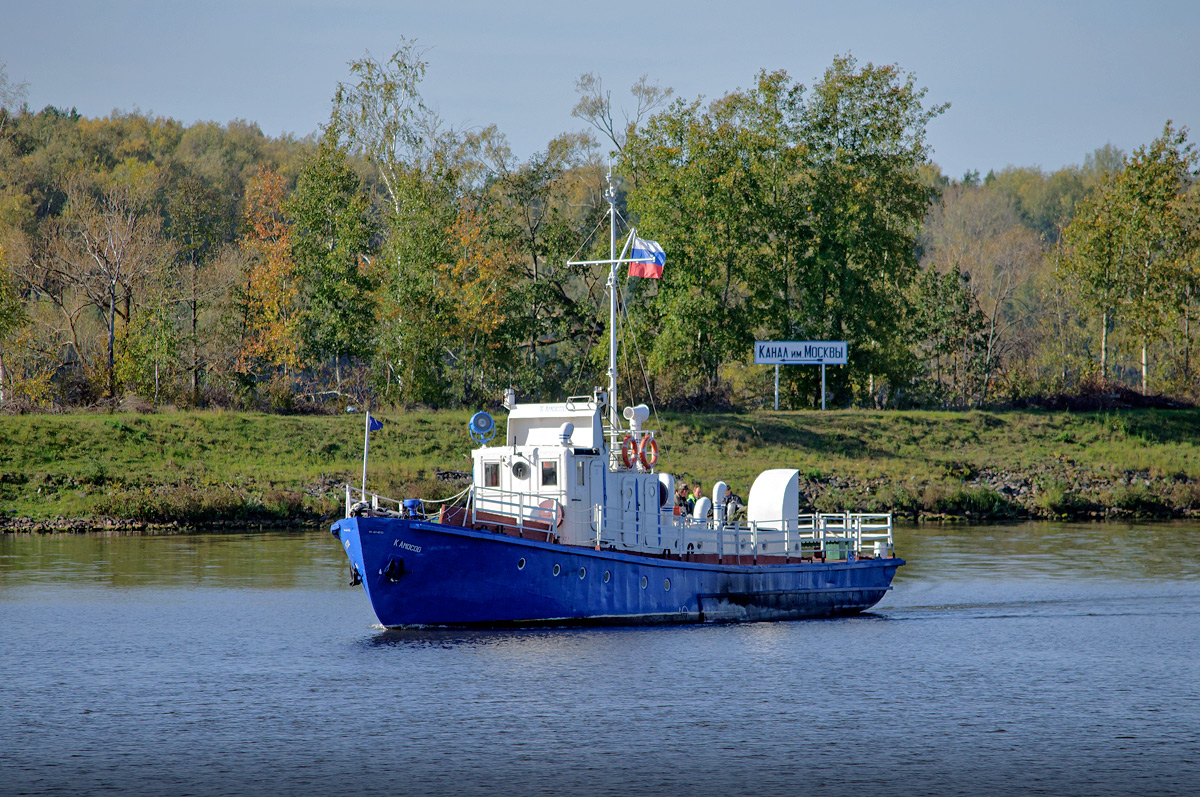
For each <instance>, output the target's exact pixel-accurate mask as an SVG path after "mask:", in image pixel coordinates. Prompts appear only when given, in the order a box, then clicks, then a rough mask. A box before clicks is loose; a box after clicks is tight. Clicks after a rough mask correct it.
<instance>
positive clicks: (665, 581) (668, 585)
mask: <svg viewBox="0 0 1200 797" xmlns="http://www.w3.org/2000/svg"><path fill="white" fill-rule="evenodd" d="M663 589H664V590H666V591H667V592H670V591H671V579H669V578H664V579H663Z"/></svg>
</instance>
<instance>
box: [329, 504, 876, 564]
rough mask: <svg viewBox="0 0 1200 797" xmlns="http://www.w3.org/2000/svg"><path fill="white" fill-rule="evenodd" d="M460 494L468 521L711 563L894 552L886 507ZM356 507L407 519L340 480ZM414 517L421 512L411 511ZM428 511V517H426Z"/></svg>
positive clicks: (350, 507)
mask: <svg viewBox="0 0 1200 797" xmlns="http://www.w3.org/2000/svg"><path fill="white" fill-rule="evenodd" d="M462 495H463V496H464V497H465V498H466V502H467V503H466V512H467V517H468V518H469V521H470V523H471V525H472V526H476V527H479V526H486V527H498V528H500V529H503V530H506V531H509V532H515V533H517V534H524V533H525V532H527V531H538V532H544V533H546V534H547V537H548V538H549V537H554V536H559V537H562V538H563V539H565V540H567V541H569V542H573V543H575V544H580V545H582V544H589V545H594V546H596V547H598V548H600V547H603V548H612V549H615V550H627V551H637V552H654V553H662V552H666V553H668V554H679V555H685V556H686V555H687V554H692V555H716V556H717V558H718V561H727V560H732V561H737V562H742V563H747V562H755V561H757V560H758V558H759V557H771V558H772V559H776V558H777V557H783V558H784V559H785V560H788V559H800V558H806V559H808V558H822V559H847V558H849V557H850V556H851V555H853V556H854V557H855V558H863V557H883V558H889V557H891V556H893V555H894V541H893V536H892V530H893V526H892V516H891V515H890V514H885V513H861V512H836V513H829V512H820V513H811V514H803V515H799V516H797V517H795V518H788V519H786V520H782V519H781V520H773V521H762V520H760V521H747V520H725V521H718V520H717V519H715V518H706V519H703V520H701V519H696V518H692V517H690V516H688V515H676V514H674V511H673V508H664V509H663V510H662V511H656V512H655V511H652V512H648V513H647V512H640V513H638V512H623V511H620V510H618V509H617V508H615V507H605V506H604V505H602V504H596V505H594V506H590V507H586V508H578V509H571V508H564V507H563V506H562V504H560V503H558V502H557V501H555V500H553V499H550V498H546V497H545V496H537V495H530V494H528V493H520V492H511V491H507V490H501V489H499V488H496V487H477V486H476V487H472V488H470V489H469V490H468V491H466V492H465V493H463V494H462ZM362 511H369V512H371V513H378V514H389V515H394V516H399V517H412V516H413V515H414V513H413V511H412V510H411V508H409V507H406V506H405V504H404V502H403V501H397V500H395V499H391V498H387V497H385V496H381V495H378V494H376V493H371V492H365V491H363V490H360V489H358V488H356V487H353V486H351V485H347V486H346V517H350V516H352V515H353V514H356V513H358V512H362ZM418 516H420V517H426V515H425V514H423V513H418ZM433 516H434V515H433V514H432V513H430V514H429V515H428V517H433Z"/></svg>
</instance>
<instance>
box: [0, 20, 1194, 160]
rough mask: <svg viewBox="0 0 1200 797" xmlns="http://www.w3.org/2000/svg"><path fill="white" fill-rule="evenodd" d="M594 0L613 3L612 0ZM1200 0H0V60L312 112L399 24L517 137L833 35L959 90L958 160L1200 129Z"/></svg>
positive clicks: (224, 117)
mask: <svg viewBox="0 0 1200 797" xmlns="http://www.w3.org/2000/svg"><path fill="white" fill-rule="evenodd" d="M605 9H607V11H604V10H605ZM1197 35H1200V3H1198V2H1182V1H1178V0H1176V1H1172V2H1166V1H1162V2H1155V0H1142V2H1137V3H1135V2H1105V1H1103V0H1101V1H1098V2H1086V1H1084V0H1070V1H1064V2H1000V1H999V0H997V2H993V3H990V4H987V5H984V4H976V3H965V2H934V1H932V0H930V1H928V2H908V3H904V2H863V1H859V0H844V1H843V2H825V3H811V2H800V1H796V2H787V1H786V0H742V2H730V3H725V2H704V1H703V0H692V1H691V2H684V1H683V0H674V2H661V3H660V2H652V0H642V2H627V1H626V0H618V2H610V3H608V4H607V5H604V4H600V3H580V2H572V0H557V1H556V2H497V0H489V1H488V2H479V1H478V0H466V1H465V2H453V0H445V2H442V3H438V2H436V0H432V1H431V0H424V1H423V2H409V0H393V1H392V2H384V1H383V0H346V1H345V2H340V3H338V2H322V1H320V0H295V1H294V2H283V0H184V1H183V2H172V1H171V0H105V1H104V2H99V0H0V61H3V62H6V63H7V65H8V74H9V78H10V80H14V81H17V82H21V81H24V82H27V83H28V84H29V94H28V97H29V103H30V105H31V106H32V107H34V108H35V109H39V108H41V107H43V106H45V105H47V104H53V105H57V106H60V107H67V108H69V107H72V106H74V107H76V108H78V109H79V111H80V112H81V113H83V114H85V115H87V116H103V115H107V114H108V113H110V112H111V111H112V110H114V109H120V110H126V111H128V110H134V109H139V110H141V111H145V112H149V113H153V114H155V115H162V116H171V117H174V118H176V119H179V120H181V121H183V122H185V123H191V122H194V121H197V120H215V121H218V122H226V121H229V120H231V119H247V120H251V121H255V122H258V123H259V125H261V127H262V128H263V130H264V131H265V132H267V133H269V134H272V135H278V134H280V133H283V132H291V133H295V134H297V135H301V136H302V135H306V134H308V133H310V132H313V131H315V130H316V129H317V128H318V126H319V125H320V124H322V123H323V122H324V121H325V120H326V119H327V118H328V114H329V102H330V98H331V96H332V95H333V90H334V87H335V86H336V84H337V83H338V81H339V80H344V79H346V78H347V76H348V73H347V69H346V63H347V62H348V61H349V60H351V59H354V58H357V57H359V56H361V55H362V54H363V53H364V52H365V51H368V50H369V51H370V52H371V53H372V54H373V55H375V56H377V57H379V58H385V57H386V56H387V55H389V54H390V53H391V52H392V50H393V49H394V48H395V45H396V43H397V42H398V41H399V38H400V37H401V36H407V37H410V38H415V39H417V40H418V41H419V43H420V44H421V45H422V46H424V47H426V48H428V54H427V56H428V59H429V61H430V68H429V75H428V78H427V80H426V83H425V87H424V94H425V96H426V98H427V99H428V100H429V101H430V102H431V104H433V105H434V106H435V107H436V108H437V109H438V110H439V111H440V112H441V114H442V116H444V117H445V118H446V120H447V121H448V122H449V123H451V124H454V125H456V126H472V125H477V126H482V125H486V124H489V123H495V124H496V125H497V126H498V127H499V128H500V129H501V131H503V132H504V133H505V134H506V135H507V136H508V138H509V141H510V143H511V144H512V146H513V149H514V151H515V152H516V153H517V154H518V155H521V156H527V155H529V154H531V153H533V152H534V151H537V150H539V149H542V148H544V146H545V144H546V142H547V141H548V140H549V139H550V138H551V137H553V136H555V135H557V134H558V133H561V132H563V131H566V130H576V129H579V128H580V127H581V123H580V122H579V121H578V120H576V119H574V118H573V117H572V116H571V108H572V106H573V105H574V102H575V93H574V79H575V78H576V77H577V76H578V75H579V74H581V73H583V72H596V73H598V74H599V75H601V76H602V77H603V78H604V81H605V83H606V85H608V86H610V87H611V88H613V89H614V92H613V94H614V97H618V96H623V95H624V92H625V89H626V87H628V86H629V85H630V84H631V83H632V82H633V81H634V80H635V79H636V78H637V77H638V76H640V75H642V74H643V73H644V74H648V75H649V76H650V78H651V79H652V80H656V81H658V82H659V83H660V84H662V85H665V86H671V87H673V88H674V89H675V90H676V92H677V93H679V94H680V95H682V96H684V97H688V98H694V97H696V96H698V95H703V96H705V97H708V98H712V97H716V96H720V95H721V94H724V93H725V92H727V91H730V90H732V89H735V88H738V87H741V86H747V85H749V84H750V83H751V82H752V81H753V79H754V75H755V74H756V73H757V71H758V70H759V69H762V68H766V69H781V68H782V69H786V70H787V71H788V72H789V73H790V74H791V75H792V77H793V78H794V79H796V80H799V81H801V82H803V83H805V84H806V85H811V84H812V82H813V81H814V79H815V78H817V77H819V76H820V74H821V73H822V72H823V71H824V69H825V68H826V67H827V66H828V65H829V64H830V62H831V61H832V59H833V57H834V55H836V54H839V53H847V52H849V53H852V54H853V55H854V56H855V57H856V58H858V60H859V61H860V62H866V61H872V62H875V63H891V62H895V63H898V64H900V66H902V67H904V68H905V69H907V70H909V71H911V72H913V73H915V74H916V76H917V81H918V83H919V84H920V85H924V86H926V87H927V88H928V89H929V93H928V95H927V100H928V101H930V102H945V101H948V102H950V103H951V104H952V107H951V108H950V110H949V111H947V112H946V114H945V115H944V116H942V117H941V118H939V119H937V120H935V121H934V122H933V123H932V124H931V125H930V128H929V139H930V142H931V144H932V145H933V147H934V150H935V151H934V160H935V161H937V162H938V163H939V164H940V165H941V166H942V167H943V169H944V170H945V171H946V173H947V174H950V175H952V176H960V175H961V174H962V173H963V172H964V171H966V170H967V169H978V170H980V171H981V172H983V173H986V172H987V171H988V169H992V168H997V169H998V168H1002V167H1004V166H1005V165H1008V164H1014V165H1021V166H1027V165H1037V166H1041V167H1043V168H1045V169H1048V170H1053V169H1056V168H1058V167H1059V166H1062V165H1064V164H1068V163H1079V162H1081V161H1082V159H1083V156H1084V154H1086V153H1088V152H1091V151H1092V150H1094V149H1095V148H1097V147H1099V146H1102V145H1103V144H1105V143H1106V142H1112V143H1113V144H1115V145H1116V146H1118V147H1121V148H1122V149H1124V150H1126V151H1129V150H1131V149H1133V148H1134V147H1136V146H1138V145H1139V144H1143V143H1146V142H1148V141H1150V140H1151V139H1152V138H1153V137H1154V136H1155V135H1157V134H1158V132H1159V131H1160V130H1161V129H1162V125H1163V123H1164V122H1165V121H1166V120H1167V119H1168V118H1170V119H1174V120H1175V121H1176V123H1178V124H1181V125H1188V126H1189V127H1192V128H1193V135H1192V138H1193V140H1195V139H1197V138H1200V127H1198V126H1200V45H1198V44H1197Z"/></svg>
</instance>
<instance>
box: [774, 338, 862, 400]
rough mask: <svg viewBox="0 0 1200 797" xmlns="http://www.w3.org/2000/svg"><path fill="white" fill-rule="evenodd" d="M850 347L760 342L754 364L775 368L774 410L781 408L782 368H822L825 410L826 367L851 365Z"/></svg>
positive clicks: (833, 343)
mask: <svg viewBox="0 0 1200 797" xmlns="http://www.w3.org/2000/svg"><path fill="white" fill-rule="evenodd" d="M849 358H850V346H849V345H848V344H847V343H846V341H844V340H774V341H772V340H759V341H755V343H754V362H756V363H758V364H760V365H774V366H775V409H776V410H778V409H779V366H781V365H819V366H821V409H822V410H824V409H825V366H826V365H845V364H846V363H847V362H849Z"/></svg>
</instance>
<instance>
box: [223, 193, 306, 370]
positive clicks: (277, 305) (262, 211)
mask: <svg viewBox="0 0 1200 797" xmlns="http://www.w3.org/2000/svg"><path fill="white" fill-rule="evenodd" d="M283 190H284V180H283V178H282V177H280V176H279V175H278V174H276V173H275V172H273V171H270V170H267V169H261V170H260V171H259V172H258V174H256V175H255V176H254V177H253V178H251V180H250V182H249V183H248V184H247V186H246V221H247V223H248V225H249V227H250V232H249V233H248V234H247V235H245V236H244V237H243V238H242V241H241V247H242V251H243V252H244V253H245V254H246V255H247V256H248V258H249V266H248V268H247V273H246V292H245V297H244V300H245V315H246V322H247V330H246V337H245V339H244V342H243V345H242V350H241V352H240V353H239V355H238V361H237V368H238V370H240V371H242V372H243V373H245V372H247V371H249V370H250V369H251V368H252V367H253V365H254V362H255V361H256V360H265V361H266V362H268V363H271V364H273V365H281V366H284V367H288V368H294V367H297V366H298V365H299V364H300V318H299V314H298V312H297V305H298V301H299V289H298V287H297V279H296V264H295V262H294V261H293V260H292V243H291V237H292V228H291V225H290V224H289V223H288V221H287V220H286V218H285V217H284V213H283Z"/></svg>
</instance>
